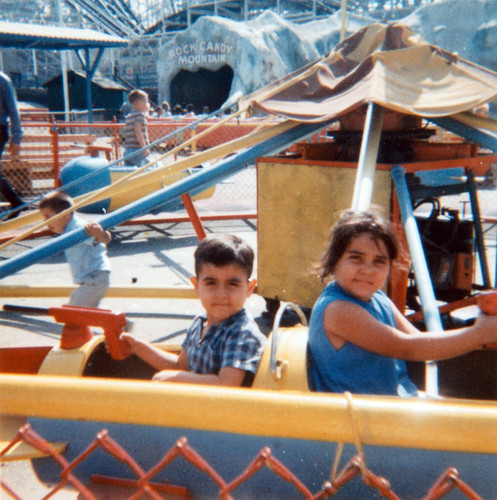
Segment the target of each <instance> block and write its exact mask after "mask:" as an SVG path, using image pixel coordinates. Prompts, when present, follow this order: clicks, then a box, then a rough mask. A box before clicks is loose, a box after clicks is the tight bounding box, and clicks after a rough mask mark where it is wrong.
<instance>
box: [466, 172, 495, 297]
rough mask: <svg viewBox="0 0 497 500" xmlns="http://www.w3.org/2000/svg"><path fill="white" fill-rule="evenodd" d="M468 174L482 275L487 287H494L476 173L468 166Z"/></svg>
mask: <svg viewBox="0 0 497 500" xmlns="http://www.w3.org/2000/svg"><path fill="white" fill-rule="evenodd" d="M466 175H467V176H468V184H469V199H470V200H471V213H472V214H473V226H474V228H475V234H476V248H477V250H478V258H479V261H480V270H481V276H482V279H483V284H484V285H485V287H487V288H492V283H491V281H490V271H489V269H488V262H487V253H486V249H485V242H484V240H483V232H482V230H481V214H480V205H479V204H478V196H477V194H476V185H475V174H474V173H473V171H472V170H471V169H469V168H468V169H466Z"/></svg>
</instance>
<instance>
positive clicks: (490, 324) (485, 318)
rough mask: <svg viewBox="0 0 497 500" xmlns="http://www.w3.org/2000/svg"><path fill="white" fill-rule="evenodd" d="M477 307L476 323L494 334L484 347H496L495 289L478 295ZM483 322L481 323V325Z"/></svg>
mask: <svg viewBox="0 0 497 500" xmlns="http://www.w3.org/2000/svg"><path fill="white" fill-rule="evenodd" d="M478 307H479V308H480V310H481V312H482V313H484V314H481V315H480V316H479V318H478V325H479V326H482V327H483V328H486V329H488V330H489V332H490V334H493V335H494V338H493V340H491V341H490V342H488V343H485V345H484V346H483V347H484V348H485V349H497V290H492V291H489V292H482V293H481V294H480V295H479V297H478ZM482 322H483V325H482Z"/></svg>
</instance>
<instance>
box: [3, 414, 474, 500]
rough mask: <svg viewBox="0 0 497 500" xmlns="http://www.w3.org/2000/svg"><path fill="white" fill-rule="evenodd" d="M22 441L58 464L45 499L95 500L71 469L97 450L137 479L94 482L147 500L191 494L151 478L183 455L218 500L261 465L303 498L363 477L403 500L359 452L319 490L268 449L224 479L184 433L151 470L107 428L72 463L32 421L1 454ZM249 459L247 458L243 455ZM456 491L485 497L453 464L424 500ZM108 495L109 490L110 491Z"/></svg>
mask: <svg viewBox="0 0 497 500" xmlns="http://www.w3.org/2000/svg"><path fill="white" fill-rule="evenodd" d="M20 442H24V443H27V444H28V445H29V446H31V447H33V448H34V449H36V450H39V451H40V452H41V453H43V454H44V455H45V456H48V457H51V458H52V459H53V460H54V461H55V462H56V463H57V464H58V465H59V466H60V469H61V470H60V483H59V484H57V485H55V486H53V489H52V490H51V491H50V493H49V494H48V495H46V496H45V498H48V497H50V496H52V495H54V494H55V493H57V492H58V491H60V490H61V489H62V488H63V487H64V486H65V485H68V484H69V485H71V486H72V487H74V488H75V489H76V490H77V491H79V492H80V494H81V498H85V499H88V500H89V499H91V500H97V498H99V497H100V495H98V494H97V496H96V495H94V493H93V492H92V489H93V488H91V487H87V486H86V485H84V484H82V483H81V482H80V481H79V480H78V479H77V478H76V476H75V475H74V474H73V470H74V469H76V468H77V466H78V465H79V464H80V463H82V462H83V461H85V460H87V459H90V458H89V457H91V455H92V454H93V453H95V452H97V451H100V452H104V453H107V454H108V455H110V456H112V457H114V458H116V459H117V460H119V461H120V462H121V463H123V464H124V465H126V466H127V467H128V468H129V471H130V475H132V476H134V477H136V478H137V479H134V480H131V479H123V478H116V477H108V476H102V475H99V474H95V475H93V476H92V481H93V483H94V484H95V483H101V484H106V485H108V486H110V487H121V488H122V487H125V488H126V487H127V488H129V496H127V497H124V496H123V497H122V498H129V499H131V498H141V496H142V495H143V494H144V495H146V496H147V497H149V498H155V499H162V498H164V497H163V496H162V495H161V494H166V495H174V497H175V498H185V499H188V498H191V496H190V493H189V491H188V489H187V488H185V487H183V486H180V485H175V484H171V483H169V482H168V483H161V482H154V481H153V478H154V476H156V475H157V473H158V472H159V471H161V470H162V469H165V468H167V466H168V465H170V464H171V463H172V462H174V461H175V460H176V459H178V458H181V457H182V458H184V459H185V460H187V461H188V462H189V463H190V464H191V465H192V466H194V467H196V468H197V469H198V470H199V471H200V472H201V473H203V474H205V475H206V476H207V478H208V479H209V480H210V481H213V482H214V483H215V484H216V485H217V486H218V488H219V498H220V499H226V500H229V499H231V500H232V499H233V497H232V495H231V494H232V493H233V491H234V490H235V489H236V488H237V487H238V486H240V485H241V484H242V483H244V482H245V481H247V480H249V479H250V478H251V477H252V476H255V475H256V474H257V473H258V472H259V471H260V470H261V469H262V468H264V467H267V468H268V469H269V470H270V471H271V472H272V473H273V474H275V475H276V476H278V477H279V478H281V480H283V481H286V482H287V483H290V484H291V485H292V486H293V487H294V488H295V490H296V491H298V492H299V493H300V497H301V498H306V499H308V500H320V499H325V498H330V497H332V496H334V495H335V494H336V493H337V492H338V491H339V490H340V489H341V488H342V487H344V486H345V485H346V484H347V483H349V482H351V481H363V482H364V484H365V485H366V486H368V487H369V488H370V489H371V490H372V491H371V494H372V495H374V492H373V490H376V492H377V494H380V495H381V496H382V497H385V498H389V499H390V500H400V497H399V496H397V495H396V494H395V492H394V491H393V489H392V488H391V486H390V482H389V481H388V480H387V479H386V478H383V477H380V476H377V475H376V474H374V473H373V472H372V471H371V470H369V469H368V468H366V466H365V462H364V460H363V459H362V458H361V454H360V453H359V454H358V455H356V456H355V457H354V458H352V460H350V461H349V462H348V463H347V464H346V465H345V466H344V467H343V469H342V470H341V471H338V473H337V474H333V477H331V478H330V480H329V481H326V482H325V483H324V484H323V486H322V488H321V489H320V490H318V491H316V492H314V493H313V492H311V491H310V490H309V489H308V488H307V487H306V486H305V485H304V484H303V482H302V481H301V480H300V479H299V478H298V476H297V475H296V474H294V473H293V472H292V471H291V470H289V469H288V468H287V467H285V465H284V464H283V463H282V462H280V461H279V460H278V459H277V458H276V457H275V456H274V454H273V452H272V451H271V449H270V448H269V447H265V448H263V449H262V450H261V451H260V452H259V453H258V454H257V455H256V456H255V457H254V458H253V460H252V462H251V463H250V464H249V466H248V467H247V468H246V469H245V470H244V471H243V473H242V474H240V475H239V476H238V477H236V478H234V479H232V480H231V481H230V482H227V481H225V480H224V478H223V477H222V476H221V475H220V474H219V473H218V472H217V471H216V470H215V469H214V468H213V467H212V466H211V465H210V464H209V463H208V462H207V461H206V460H205V459H204V458H203V457H202V456H201V455H200V454H199V453H198V452H197V451H196V450H195V449H194V448H192V447H191V446H190V445H189V444H188V441H187V439H186V438H185V437H181V438H179V439H178V441H177V442H176V443H175V444H174V445H173V446H172V448H171V449H170V450H169V451H167V453H165V455H164V456H163V458H162V459H161V460H160V461H159V462H158V463H157V464H156V465H155V466H153V467H152V468H151V469H150V470H148V471H146V470H144V469H143V468H142V467H141V466H140V465H139V464H138V463H137V462H136V461H135V460H134V458H133V457H132V456H131V455H130V454H129V453H128V452H127V451H126V450H125V449H124V448H123V447H122V446H121V445H120V444H119V443H117V442H116V441H114V440H113V439H112V438H111V437H110V436H109V433H108V432H107V430H106V429H103V430H102V431H101V432H99V433H98V434H97V435H96V436H95V439H94V441H93V442H92V443H91V444H90V445H89V446H88V448H87V449H86V450H85V451H84V452H83V453H81V454H80V455H79V456H78V457H76V458H75V459H74V460H73V461H72V462H71V463H69V462H67V460H66V459H65V458H64V456H63V455H61V454H60V453H58V452H57V451H56V450H55V449H54V448H53V447H52V446H51V445H50V443H48V442H47V441H46V440H45V439H43V437H41V436H40V435H38V434H37V433H36V432H35V431H34V430H33V429H32V428H31V426H30V425H29V424H25V425H24V426H23V427H22V428H20V429H19V431H18V434H17V436H16V437H15V438H14V439H13V440H12V441H11V442H10V443H9V444H8V445H7V446H6V447H5V448H4V449H3V450H0V457H2V458H6V457H7V456H8V452H9V451H10V450H11V449H12V448H13V447H15V446H16V444H17V443H20ZM244 458H246V457H244ZM0 487H1V490H3V491H5V492H7V493H8V494H9V495H10V496H11V497H12V498H16V499H19V500H22V498H21V497H20V496H18V495H17V494H16V492H15V488H14V487H12V486H9V480H8V478H6V477H5V475H4V477H2V479H1V480H0ZM454 490H458V491H459V492H460V493H461V494H463V495H464V496H465V497H466V498H469V499H472V500H481V497H480V496H479V495H478V494H477V493H476V492H475V491H474V490H473V489H472V488H471V487H470V486H469V485H468V484H467V483H465V482H464V481H463V480H462V479H461V477H460V475H459V473H458V471H457V470H456V469H454V468H452V467H450V468H448V469H447V470H445V471H444V472H443V473H442V475H441V476H440V477H439V478H438V480H437V481H436V482H435V483H434V484H433V486H432V487H431V488H430V491H428V493H427V495H426V496H425V497H424V498H425V500H435V499H439V498H442V497H443V496H445V495H447V494H448V493H449V492H451V491H454ZM107 493H109V491H107Z"/></svg>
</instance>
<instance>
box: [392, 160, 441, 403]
mask: <svg viewBox="0 0 497 500" xmlns="http://www.w3.org/2000/svg"><path fill="white" fill-rule="evenodd" d="M391 175H392V179H393V181H394V184H395V190H396V192H397V197H398V200H399V207H400V213H401V216H402V222H403V224H404V231H405V233H406V238H407V245H408V247H409V254H410V257H411V260H412V265H413V267H414V274H415V276H416V286H417V289H418V293H419V298H420V300H421V307H422V308H423V314H424V317H425V322H426V325H427V327H428V330H430V331H432V332H441V331H443V327H442V321H441V319H440V313H439V312H438V308H437V305H436V299H435V292H434V291H433V286H432V283H431V278H430V272H429V270H428V264H427V263H426V258H425V253H424V250H423V245H422V243H421V237H420V235H419V230H418V225H417V224H416V220H415V219H414V213H413V209H412V201H411V195H410V193H409V189H408V187H407V181H406V177H405V170H404V169H403V168H402V167H400V166H398V165H397V166H395V167H393V169H392V172H391ZM425 380H426V393H427V395H428V396H432V397H436V396H438V367H437V364H436V363H435V362H434V361H427V362H426V371H425Z"/></svg>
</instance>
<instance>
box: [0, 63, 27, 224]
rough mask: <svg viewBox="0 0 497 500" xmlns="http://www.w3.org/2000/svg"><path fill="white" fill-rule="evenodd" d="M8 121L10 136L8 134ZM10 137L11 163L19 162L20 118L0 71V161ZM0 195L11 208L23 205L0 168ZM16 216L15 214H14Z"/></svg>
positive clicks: (11, 89) (5, 78) (11, 92)
mask: <svg viewBox="0 0 497 500" xmlns="http://www.w3.org/2000/svg"><path fill="white" fill-rule="evenodd" d="M9 120H10V127H11V132H12V135H11V136H10V134H9ZM9 137H10V146H9V147H10V157H11V160H12V161H17V160H19V152H20V150H21V138H22V127H21V117H20V116H19V110H18V108H17V99H16V93H15V90H14V86H13V85H12V82H11V81H10V78H9V77H8V76H7V75H6V74H5V73H2V72H1V71H0V159H1V158H2V154H3V150H4V148H5V146H6V144H7V143H8V142H9ZM0 193H1V194H2V196H3V197H4V198H5V199H6V200H7V201H8V202H9V203H10V206H11V207H12V208H17V207H18V206H20V205H23V204H24V202H23V201H22V200H21V198H19V196H18V195H17V193H16V192H15V191H14V190H13V189H12V186H11V185H10V184H9V181H8V180H7V179H6V178H5V177H4V175H3V174H2V170H1V167H0ZM16 215H17V214H16Z"/></svg>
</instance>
